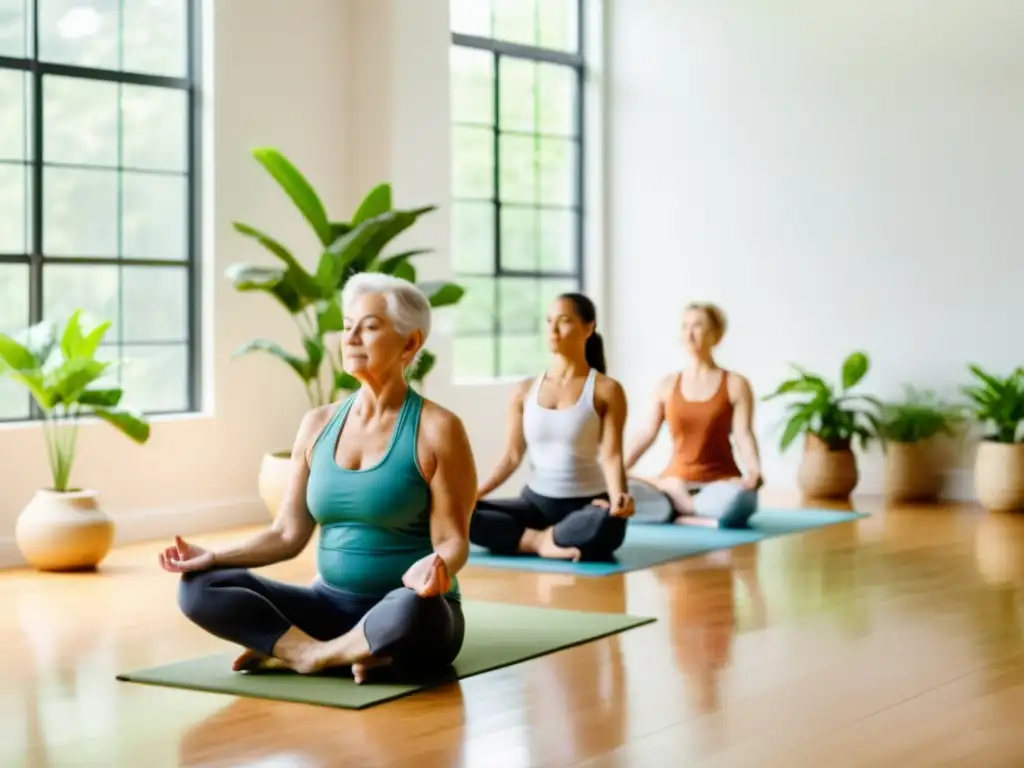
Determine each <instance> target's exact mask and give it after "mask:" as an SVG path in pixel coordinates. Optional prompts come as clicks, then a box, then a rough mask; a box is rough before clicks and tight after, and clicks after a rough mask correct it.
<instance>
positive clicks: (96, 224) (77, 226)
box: [43, 168, 117, 257]
mask: <svg viewBox="0 0 1024 768" xmlns="http://www.w3.org/2000/svg"><path fill="white" fill-rule="evenodd" d="M43 173H44V176H43V205H44V206H45V210H46V215H45V216H43V249H44V251H45V252H46V255H48V256H97V257H98V256H116V255H117V172H116V171H94V170H80V169H77V168H46V169H44V171H43Z"/></svg>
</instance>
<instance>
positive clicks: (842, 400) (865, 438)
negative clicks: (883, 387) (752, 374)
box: [763, 352, 881, 499]
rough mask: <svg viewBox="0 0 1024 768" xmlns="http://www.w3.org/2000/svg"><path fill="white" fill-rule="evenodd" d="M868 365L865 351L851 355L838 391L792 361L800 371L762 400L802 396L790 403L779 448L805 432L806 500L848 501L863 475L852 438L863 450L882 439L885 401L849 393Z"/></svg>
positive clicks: (801, 475) (802, 477)
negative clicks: (880, 437)
mask: <svg viewBox="0 0 1024 768" xmlns="http://www.w3.org/2000/svg"><path fill="white" fill-rule="evenodd" d="M869 366H870V361H869V360H868V357H867V355H866V354H864V353H863V352H854V353H852V354H851V355H850V356H849V357H847V358H846V360H844V361H843V366H842V374H841V381H840V383H839V387H838V389H837V388H836V387H835V386H834V385H832V384H829V383H828V382H826V381H825V379H824V378H823V377H821V376H818V375H816V374H812V373H809V372H807V371H805V370H803V369H802V368H800V367H799V366H797V365H792V368H793V369H794V370H795V371H796V373H797V374H798V375H797V376H796V377H794V378H792V379H788V380H786V381H784V382H782V383H781V384H780V385H779V387H778V389H776V390H775V391H774V392H772V393H771V394H769V395H766V396H765V397H764V398H763V399H764V400H772V399H774V398H777V397H782V396H790V395H797V396H800V399H799V400H796V401H794V402H791V403H789V404H788V405H787V411H788V412H789V413H788V417H787V420H786V426H785V429H784V430H783V432H782V438H781V440H780V443H779V446H780V449H781V450H782V451H783V452H785V451H786V450H787V449H788V448H789V447H790V445H792V443H793V441H794V440H796V439H797V437H799V436H800V435H804V453H803V457H802V458H801V461H800V469H799V472H798V475H797V482H798V483H799V485H800V489H801V491H802V492H803V494H804V496H805V497H807V498H811V499H835V498H839V499H845V498H847V497H849V495H850V494H851V493H853V489H854V488H856V487H857V482H858V480H859V479H860V475H859V472H858V469H857V460H856V457H855V456H854V453H853V448H852V444H853V440H854V438H859V439H860V445H861V448H862V449H865V448H867V446H868V444H869V443H870V442H871V440H873V439H875V438H877V437H878V435H879V426H880V424H879V418H878V417H879V413H880V411H881V403H880V402H879V401H878V400H876V399H875V398H874V397H871V396H870V395H861V394H852V393H851V392H850V390H851V389H853V388H854V387H855V386H856V385H857V384H858V383H860V381H861V380H862V379H863V378H864V376H865V375H866V374H867V372H868V368H869Z"/></svg>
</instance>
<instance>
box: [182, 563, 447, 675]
mask: <svg viewBox="0 0 1024 768" xmlns="http://www.w3.org/2000/svg"><path fill="white" fill-rule="evenodd" d="M178 605H179V606H180V607H181V610H182V612H183V613H184V614H185V615H186V616H187V617H188V618H189V619H190V620H192V621H193V622H195V623H196V624H198V625H199V626H200V627H202V628H203V629H205V630H206V631H207V632H209V633H211V634H213V635H216V636H217V637H219V638H221V639H223V640H228V641H229V642H233V643H237V644H239V645H241V646H244V647H245V648H249V649H251V650H254V651H258V652H259V653H262V654H265V655H267V656H270V655H271V653H272V651H273V649H274V644H275V643H277V641H278V640H279V639H280V637H281V636H282V635H283V634H284V633H285V632H287V631H288V629H289V628H290V627H292V626H296V627H298V628H299V629H301V630H302V631H303V632H305V633H306V634H307V635H310V636H311V637H314V638H316V639H317V640H332V639H334V638H336V637H340V636H341V635H343V634H345V633H346V632H348V631H349V630H350V629H352V628H353V627H355V626H356V625H357V624H358V623H359V622H360V620H363V619H364V617H365V621H364V623H363V632H364V633H365V635H366V640H367V642H368V643H369V645H370V652H371V653H372V654H373V655H374V656H390V657H391V658H392V660H393V664H394V667H395V671H396V672H398V673H403V674H405V673H430V672H431V671H439V670H441V669H444V668H446V667H448V666H450V665H451V663H452V662H453V661H454V660H455V657H456V656H458V654H459V651H460V650H461V649H462V641H463V637H464V635H465V623H464V620H463V616H462V606H461V604H460V603H459V601H458V600H456V599H452V598H449V597H431V598H421V597H420V596H419V595H417V594H416V593H415V592H413V591H412V590H411V589H408V588H406V587H400V588H398V589H394V590H392V591H391V592H388V593H387V594H386V595H384V596H383V597H382V598H381V597H363V596H360V595H351V594H349V593H347V592H342V591H340V590H337V589H334V588H333V587H329V586H327V585H326V584H323V583H322V582H320V581H319V580H318V581H317V582H315V583H314V584H313V586H311V587H303V586H298V585H295V584H285V583H283V582H280V581H273V580H272V579H267V578H264V577H263V576H258V575H256V574H254V573H252V572H250V571H248V570H246V569H244V568H224V569H215V570H212V571H205V572H202V573H189V574H185V575H184V576H182V579H181V583H180V586H179V590H178Z"/></svg>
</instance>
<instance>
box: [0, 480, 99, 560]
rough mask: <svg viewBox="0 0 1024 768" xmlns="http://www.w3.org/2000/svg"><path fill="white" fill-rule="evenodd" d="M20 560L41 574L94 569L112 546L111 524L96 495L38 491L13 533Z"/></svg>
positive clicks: (19, 518) (92, 493) (77, 492)
mask: <svg viewBox="0 0 1024 768" xmlns="http://www.w3.org/2000/svg"><path fill="white" fill-rule="evenodd" d="M14 537H15V541H16V542H17V544H18V549H19V550H20V551H21V554H22V556H23V557H24V558H25V560H26V561H28V564H29V565H31V566H32V567H33V568H36V569H38V570H41V571H77V570H86V569H91V568H95V567H96V566H97V565H99V564H100V563H101V562H102V561H103V558H105V557H106V556H107V553H108V552H109V551H110V547H111V545H112V544H113V543H114V521H113V520H111V519H110V517H109V516H108V515H107V514H106V513H105V512H104V511H103V510H102V509H100V507H99V504H98V494H97V493H96V491H90V490H76V491H66V492H63V493H60V492H57V491H49V490H40V491H37V492H36V495H35V496H34V497H33V498H32V501H30V502H29V503H28V505H27V506H26V507H25V509H23V510H22V512H21V515H19V517H18V522H17V523H16V525H15V529H14Z"/></svg>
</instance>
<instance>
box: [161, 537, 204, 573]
mask: <svg viewBox="0 0 1024 768" xmlns="http://www.w3.org/2000/svg"><path fill="white" fill-rule="evenodd" d="M213 566H214V557H213V552H209V551H207V550H205V549H203V548H202V547H197V546H196V545H195V544H189V543H187V542H186V541H185V540H184V539H182V538H181V537H180V536H175V537H174V546H171V547H168V548H167V549H165V550H164V551H163V552H161V553H160V567H161V568H163V569H164V570H165V571H168V572H170V573H194V572H196V571H208V570H210V569H211V568H213Z"/></svg>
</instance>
